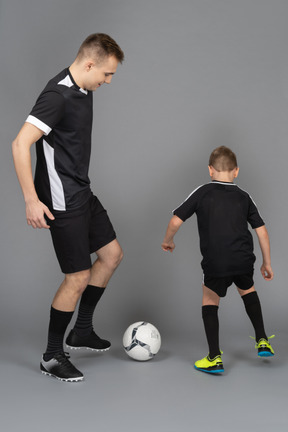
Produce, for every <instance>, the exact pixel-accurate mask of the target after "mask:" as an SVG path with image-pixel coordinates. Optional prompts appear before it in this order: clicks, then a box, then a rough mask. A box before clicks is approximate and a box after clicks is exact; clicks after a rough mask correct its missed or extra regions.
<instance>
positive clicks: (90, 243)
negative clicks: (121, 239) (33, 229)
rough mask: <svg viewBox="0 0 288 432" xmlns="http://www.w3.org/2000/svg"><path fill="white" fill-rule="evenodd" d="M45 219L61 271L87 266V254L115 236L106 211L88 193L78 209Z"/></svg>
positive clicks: (89, 265) (88, 256)
mask: <svg viewBox="0 0 288 432" xmlns="http://www.w3.org/2000/svg"><path fill="white" fill-rule="evenodd" d="M54 216H55V220H53V221H51V220H50V219H49V220H48V224H49V225H50V232H51V236H52V241H53V245H54V249H55V252H56V255H57V258H58V261H59V264H60V267H61V270H62V272H63V273H65V274H68V273H76V272H79V271H82V270H87V269H89V268H90V267H91V265H92V263H91V256H90V255H91V253H93V252H96V251H97V250H99V249H101V248H102V247H103V246H106V245H107V244H108V243H110V242H111V241H113V240H114V239H115V238H116V234H115V231H114V229H113V226H112V223H111V222H110V219H109V217H108V215H107V211H106V210H105V209H104V208H103V206H102V204H101V203H100V201H99V200H98V198H97V197H95V196H94V195H92V194H91V198H90V199H89V201H88V202H87V203H86V204H85V205H84V206H82V207H81V208H80V209H77V210H74V211H69V212H55V213H54Z"/></svg>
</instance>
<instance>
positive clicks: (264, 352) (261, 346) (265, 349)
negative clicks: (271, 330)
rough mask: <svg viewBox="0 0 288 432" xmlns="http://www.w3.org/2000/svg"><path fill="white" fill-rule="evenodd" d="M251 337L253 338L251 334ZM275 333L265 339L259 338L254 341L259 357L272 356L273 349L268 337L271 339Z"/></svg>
mask: <svg viewBox="0 0 288 432" xmlns="http://www.w3.org/2000/svg"><path fill="white" fill-rule="evenodd" d="M250 337H251V339H254V340H255V338H253V337H252V336H250ZM274 337H275V335H272V336H270V337H268V340H267V339H264V338H262V339H259V341H258V342H257V343H256V345H255V348H256V349H257V350H258V356H259V357H273V356H274V350H273V348H272V346H271V345H270V343H269V339H273V338H274Z"/></svg>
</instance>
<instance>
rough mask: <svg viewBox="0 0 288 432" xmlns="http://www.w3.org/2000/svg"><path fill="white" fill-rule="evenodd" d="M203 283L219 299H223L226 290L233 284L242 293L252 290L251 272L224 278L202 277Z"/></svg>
mask: <svg viewBox="0 0 288 432" xmlns="http://www.w3.org/2000/svg"><path fill="white" fill-rule="evenodd" d="M203 283H204V285H205V286H206V287H207V288H209V289H211V290H212V291H214V292H215V293H216V294H218V296H219V297H225V296H226V294H227V289H228V288H229V286H230V285H232V284H233V283H234V284H235V285H236V286H237V288H240V289H241V290H244V291H246V290H248V289H250V288H252V287H253V285H254V280H253V272H251V273H247V274H242V275H234V276H225V277H213V276H206V275H204V278H203Z"/></svg>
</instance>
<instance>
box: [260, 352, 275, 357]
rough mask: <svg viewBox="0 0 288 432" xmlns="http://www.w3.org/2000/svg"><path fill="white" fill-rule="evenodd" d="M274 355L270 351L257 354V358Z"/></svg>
mask: <svg viewBox="0 0 288 432" xmlns="http://www.w3.org/2000/svg"><path fill="white" fill-rule="evenodd" d="M273 356H274V354H273V353H271V352H270V351H261V352H259V353H258V357H273Z"/></svg>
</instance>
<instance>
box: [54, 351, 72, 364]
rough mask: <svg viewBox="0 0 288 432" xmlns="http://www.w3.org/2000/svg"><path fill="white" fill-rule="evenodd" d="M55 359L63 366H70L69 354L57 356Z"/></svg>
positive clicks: (64, 353) (63, 353)
mask: <svg viewBox="0 0 288 432" xmlns="http://www.w3.org/2000/svg"><path fill="white" fill-rule="evenodd" d="M54 358H55V359H56V360H57V361H58V362H59V363H61V364H64V363H69V364H70V361H69V358H70V354H69V353H68V352H62V353H59V354H57V355H55V357H54Z"/></svg>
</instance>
